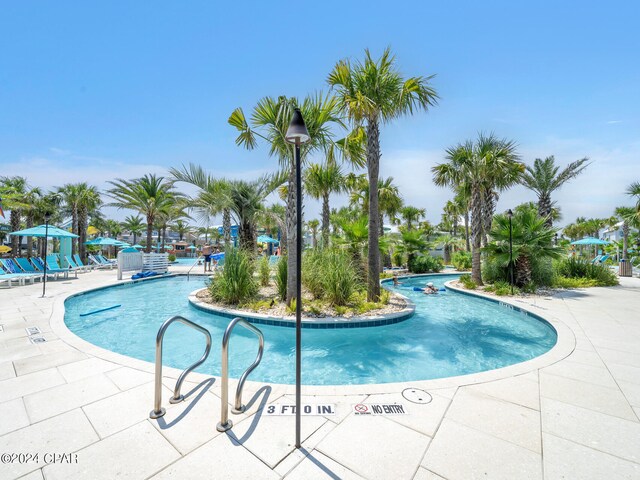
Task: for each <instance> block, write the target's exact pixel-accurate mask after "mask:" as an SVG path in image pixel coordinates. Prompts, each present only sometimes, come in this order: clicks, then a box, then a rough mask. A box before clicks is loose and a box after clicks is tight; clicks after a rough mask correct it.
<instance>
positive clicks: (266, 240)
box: [258, 235, 280, 245]
mask: <svg viewBox="0 0 640 480" xmlns="http://www.w3.org/2000/svg"><path fill="white" fill-rule="evenodd" d="M258 243H273V244H275V245H277V244H279V243H280V242H279V241H278V240H276V239H275V238H271V237H270V236H268V235H260V236H259V237H258Z"/></svg>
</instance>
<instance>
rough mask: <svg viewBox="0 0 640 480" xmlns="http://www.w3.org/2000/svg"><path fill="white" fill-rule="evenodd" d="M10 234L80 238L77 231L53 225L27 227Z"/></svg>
mask: <svg viewBox="0 0 640 480" xmlns="http://www.w3.org/2000/svg"><path fill="white" fill-rule="evenodd" d="M9 235H19V236H21V237H44V236H47V237H54V238H78V235H76V234H75V233H71V232H68V231H67V230H63V229H61V228H58V227H54V226H53V225H49V226H47V225H38V226H37V227H31V228H27V229H25V230H18V231H15V232H11V233H9Z"/></svg>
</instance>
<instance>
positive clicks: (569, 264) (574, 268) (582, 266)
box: [555, 257, 618, 287]
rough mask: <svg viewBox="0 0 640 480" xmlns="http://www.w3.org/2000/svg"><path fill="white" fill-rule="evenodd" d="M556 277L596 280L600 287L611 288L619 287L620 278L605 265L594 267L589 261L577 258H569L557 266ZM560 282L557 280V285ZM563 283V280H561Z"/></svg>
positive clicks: (596, 284)
mask: <svg viewBox="0 0 640 480" xmlns="http://www.w3.org/2000/svg"><path fill="white" fill-rule="evenodd" d="M555 273H556V277H566V278H585V279H588V280H594V281H595V285H593V286H598V287H609V286H612V285H618V277H616V274H615V273H614V272H613V271H611V270H610V269H609V268H608V267H606V266H604V265H593V264H591V262H590V261H589V260H583V259H580V258H576V257H569V258H565V259H564V260H561V261H559V262H557V263H556V264H555ZM557 282H558V280H557V278H556V281H555V283H556V284H557ZM561 282H562V280H561Z"/></svg>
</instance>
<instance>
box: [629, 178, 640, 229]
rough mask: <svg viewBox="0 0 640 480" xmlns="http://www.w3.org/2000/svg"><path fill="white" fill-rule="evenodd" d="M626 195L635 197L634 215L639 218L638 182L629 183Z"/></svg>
mask: <svg viewBox="0 0 640 480" xmlns="http://www.w3.org/2000/svg"><path fill="white" fill-rule="evenodd" d="M627 195H631V196H632V197H636V217H637V218H638V220H640V182H633V183H632V184H631V185H629V187H628V188H627Z"/></svg>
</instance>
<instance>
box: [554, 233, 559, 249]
mask: <svg viewBox="0 0 640 480" xmlns="http://www.w3.org/2000/svg"><path fill="white" fill-rule="evenodd" d="M553 244H554V245H555V246H556V247H557V246H558V233H556V234H555V235H554V236H553Z"/></svg>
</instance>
